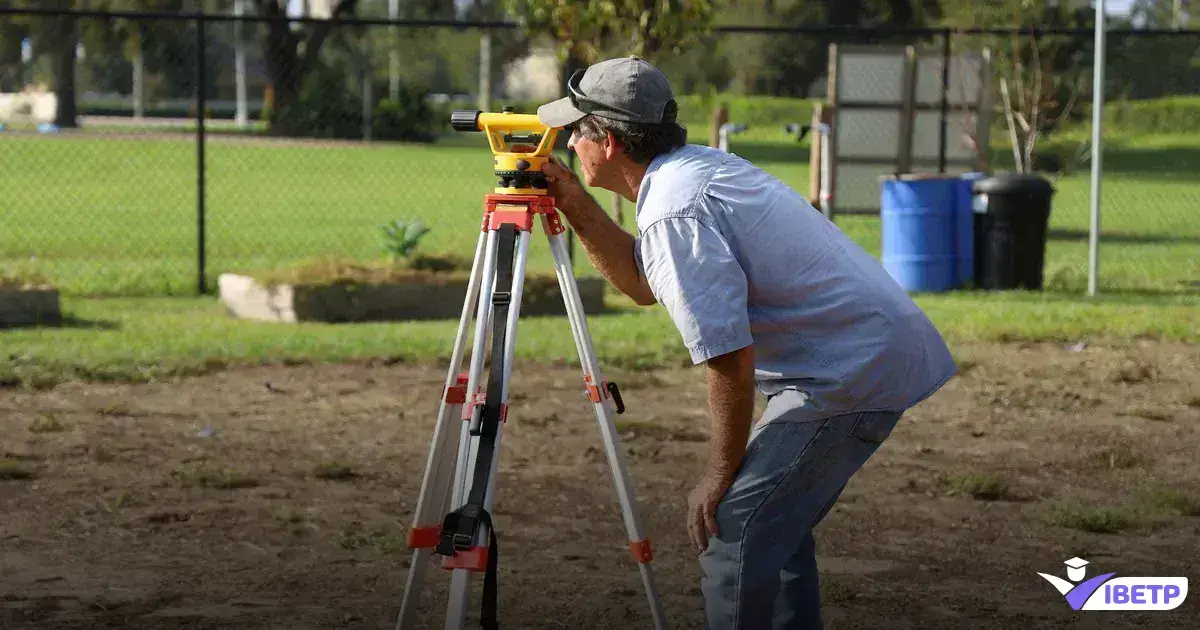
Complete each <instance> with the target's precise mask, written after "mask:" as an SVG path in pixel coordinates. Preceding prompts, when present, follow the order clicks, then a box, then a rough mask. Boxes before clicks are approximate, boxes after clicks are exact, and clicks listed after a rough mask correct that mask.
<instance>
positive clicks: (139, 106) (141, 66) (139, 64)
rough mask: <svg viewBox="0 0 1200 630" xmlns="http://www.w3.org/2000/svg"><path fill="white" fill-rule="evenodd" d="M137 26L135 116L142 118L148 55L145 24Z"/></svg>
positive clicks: (137, 118)
mask: <svg viewBox="0 0 1200 630" xmlns="http://www.w3.org/2000/svg"><path fill="white" fill-rule="evenodd" d="M137 28H138V34H137V49H136V50H135V51H134V53H133V55H134V57H133V117H134V119H136V120H141V119H142V117H143V116H145V115H146V57H145V54H144V42H143V41H142V35H143V34H144V33H145V25H144V24H142V23H141V22H138V25H137Z"/></svg>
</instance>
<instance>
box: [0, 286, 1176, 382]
mask: <svg viewBox="0 0 1200 630" xmlns="http://www.w3.org/2000/svg"><path fill="white" fill-rule="evenodd" d="M917 301H918V303H919V304H920V305H921V306H922V307H923V308H924V309H925V310H926V312H927V313H929V316H930V318H931V319H932V320H933V321H934V323H935V324H936V325H937V326H938V327H939V329H940V330H941V331H942V332H943V334H945V336H946V338H947V340H948V341H949V343H950V344H951V346H952V348H954V349H955V351H956V354H959V351H958V348H959V347H961V346H959V344H961V343H962V342H969V341H1020V340H1029V341H1055V342H1061V343H1074V342H1078V341H1089V342H1094V341H1100V342H1106V343H1112V342H1115V343H1124V342H1127V341H1128V340H1131V339H1135V338H1147V337H1148V338H1159V339H1167V340H1179V341H1189V342H1195V341H1200V297H1196V296H1181V295H1176V296H1100V297H1097V298H1095V299H1094V300H1084V299H1081V298H1078V297H1076V296H1071V295H1063V294H1055V293H1032V292H1013V293H1002V292H996V293H988V294H984V295H971V294H965V293H956V294H941V295H925V296H918V297H917ZM611 302H612V312H610V313H605V314H601V315H593V316H590V317H589V318H588V325H589V328H590V329H591V332H592V336H593V338H594V342H595V345H596V351H597V354H598V357H599V359H600V361H601V363H602V367H603V368H605V369H606V370H608V369H619V370H629V369H639V368H646V367H655V366H663V365H686V364H688V357H687V353H686V351H685V349H684V347H683V345H682V343H681V342H680V338H679V333H678V332H677V331H676V330H675V328H674V326H673V325H672V324H671V321H670V320H669V318H668V317H667V316H666V314H665V311H664V310H663V309H662V308H661V307H645V308H642V307H636V306H632V305H631V304H630V303H629V302H627V301H624V300H619V299H613V300H611ZM63 306H64V310H65V311H66V312H67V314H68V321H67V322H66V323H65V325H64V326H62V327H59V328H28V329H17V330H6V331H0V342H2V343H3V348H4V352H3V354H2V355H0V386H3V385H6V384H7V385H17V384H23V385H32V386H44V385H52V384H55V383H58V382H61V381H64V380H74V379H81V380H101V381H104V380H110V381H135V382H136V381H147V380H153V379H161V378H170V377H173V376H181V375H188V374H199V373H204V372H207V371H210V370H214V369H221V368H225V367H229V366H236V365H249V364H262V363H310V362H311V363H320V362H327V361H345V360H385V361H387V360H398V361H433V360H440V359H447V358H448V357H449V354H450V351H451V347H452V344H453V341H454V339H453V337H454V330H455V327H456V325H457V321H422V322H392V323H364V324H320V323H304V324H278V323H266V322H252V321H246V320H238V319H234V318H232V317H230V316H228V315H227V314H226V313H225V312H224V310H223V309H222V308H221V307H220V306H219V305H218V304H217V303H216V301H215V300H214V299H212V298H195V297H190V298H189V297H182V298H111V299H89V298H70V297H68V298H66V299H65V300H64V303H63ZM516 355H517V361H518V362H528V361H536V362H539V363H553V362H564V363H567V364H571V365H576V364H577V363H578V362H577V355H576V350H575V346H574V341H573V339H572V336H571V331H570V327H569V325H568V322H567V320H566V318H565V317H529V318H523V319H522V324H521V328H520V331H519V333H518V344H517V350H516ZM959 358H960V360H965V361H969V360H970V357H969V356H962V355H961V354H960V356H959Z"/></svg>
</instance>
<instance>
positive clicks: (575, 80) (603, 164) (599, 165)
mask: <svg viewBox="0 0 1200 630" xmlns="http://www.w3.org/2000/svg"><path fill="white" fill-rule="evenodd" d="M678 112H679V106H678V104H677V103H676V102H675V93H674V91H673V90H672V89H671V85H670V83H668V82H667V78H666V77H665V76H663V74H662V72H660V71H659V70H658V69H657V68H655V67H654V66H652V65H650V64H649V63H647V62H645V61H643V60H641V59H638V58H637V57H621V58H617V59H609V60H607V61H602V62H600V63H597V64H595V65H592V66H590V67H589V68H588V69H587V71H586V72H576V73H575V74H574V75H573V76H572V77H571V79H570V80H569V81H568V82H567V96H566V97H564V98H561V99H559V100H557V101H554V102H552V103H547V104H545V105H542V106H541V107H539V108H538V112H537V114H538V118H539V119H540V120H541V121H542V123H543V124H546V125H549V126H551V127H562V128H564V129H566V130H568V131H569V133H570V134H571V139H570V141H569V142H568V143H567V146H568V148H570V149H571V150H572V151H575V153H576V154H577V155H578V156H579V160H580V163H581V165H582V167H583V174H584V181H585V182H586V183H587V185H589V186H600V187H602V188H607V189H609V190H615V191H617V192H625V190H626V189H627V188H628V184H627V181H628V175H629V174H630V173H631V172H638V171H643V172H644V170H645V167H646V166H647V165H649V164H650V161H651V160H653V159H654V158H655V157H656V156H658V155H661V154H663V153H669V152H670V151H673V150H675V149H677V148H679V147H681V146H683V145H684V144H685V143H686V142H687V130H686V129H684V128H683V127H682V126H681V125H679V124H678V123H677V122H676V120H675V118H676V116H677V115H678Z"/></svg>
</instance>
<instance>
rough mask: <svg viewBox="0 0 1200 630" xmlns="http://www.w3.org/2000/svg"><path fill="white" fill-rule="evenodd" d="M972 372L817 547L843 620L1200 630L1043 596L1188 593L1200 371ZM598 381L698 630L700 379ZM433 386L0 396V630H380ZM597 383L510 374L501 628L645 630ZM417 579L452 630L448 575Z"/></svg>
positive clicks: (1090, 358) (671, 590)
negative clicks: (1146, 578) (1131, 588)
mask: <svg viewBox="0 0 1200 630" xmlns="http://www.w3.org/2000/svg"><path fill="white" fill-rule="evenodd" d="M956 351H957V352H958V353H959V357H960V358H962V359H963V368H964V370H963V372H962V374H961V375H960V376H958V377H956V378H955V379H954V380H953V381H952V382H951V383H950V384H949V385H947V386H946V387H945V388H944V389H943V390H942V391H941V392H939V393H938V394H937V395H936V396H935V397H933V398H932V399H930V400H929V401H927V402H925V403H924V404H922V405H921V406H920V407H919V408H917V409H914V410H913V411H912V412H910V414H908V415H907V416H906V419H905V420H904V421H903V422H902V424H901V426H900V427H899V428H898V429H897V431H896V433H895V434H894V435H893V437H892V438H891V440H890V441H889V442H888V443H887V444H886V445H885V447H884V448H883V449H882V450H881V451H880V453H879V454H878V455H877V456H876V457H875V459H873V460H872V461H871V462H869V463H868V465H867V466H866V468H865V469H864V470H863V471H862V472H861V473H860V474H859V475H858V476H857V477H856V478H855V479H854V481H852V482H851V484H850V486H849V487H848V489H847V490H846V492H845V494H844V495H843V498H842V500H841V502H840V503H839V504H838V505H837V507H836V508H835V509H834V511H833V512H831V513H830V515H829V516H828V517H827V519H826V520H825V522H824V523H823V524H822V525H821V526H820V528H819V530H818V545H819V547H818V553H819V554H820V556H821V563H822V564H821V566H822V571H823V579H824V590H825V616H826V619H827V620H828V625H827V627H829V628H1019V627H1022V626H1028V627H1038V628H1041V627H1047V628H1062V627H1096V628H1099V627H1134V626H1137V627H1174V628H1188V627H1190V628H1196V627H1200V613H1198V612H1197V611H1200V598H1198V597H1197V596H1196V595H1192V596H1191V597H1190V598H1189V599H1188V600H1187V601H1186V602H1185V603H1184V604H1183V606H1182V607H1181V608H1179V609H1177V610H1175V611H1172V612H1165V613H1161V612H1160V613H1143V614H1140V615H1127V614H1115V613H1111V612H1095V613H1090V614H1081V613H1074V612H1072V611H1071V610H1070V608H1069V607H1068V606H1067V605H1066V603H1065V602H1064V601H1063V599H1062V597H1061V596H1059V595H1058V593H1057V592H1056V591H1055V590H1054V589H1053V588H1052V587H1051V585H1050V584H1048V583H1046V582H1045V581H1044V580H1043V579H1042V578H1040V577H1039V576H1038V575H1037V572H1039V571H1040V572H1046V573H1053V574H1059V575H1064V570H1063V569H1064V567H1063V565H1062V561H1063V560H1065V559H1067V558H1070V557H1072V556H1076V555H1079V556H1083V557H1085V558H1087V559H1088V560H1090V561H1091V562H1092V564H1091V565H1090V567H1089V568H1090V570H1091V573H1090V574H1089V575H1095V574H1097V573H1099V572H1109V571H1115V572H1117V573H1118V574H1119V575H1151V576H1180V575H1182V576H1188V577H1191V578H1194V577H1195V576H1196V575H1197V574H1196V570H1195V569H1194V563H1195V561H1196V559H1197V558H1200V542H1197V540H1198V538H1197V534H1200V505H1198V504H1197V501H1200V462H1198V461H1197V453H1198V451H1200V440H1198V438H1200V379H1198V378H1197V376H1196V375H1197V374H1198V373H1200V349H1198V348H1197V347H1195V346H1184V345H1166V344H1154V343H1144V344H1140V345H1136V346H1133V347H1130V348H1124V349H1106V348H1085V349H1083V350H1082V351H1078V350H1074V349H1067V348H1062V347H1059V346H1055V345H972V346H964V347H959V348H956ZM610 376H611V377H612V378H613V380H617V381H618V382H619V383H621V385H622V386H623V387H622V391H623V394H624V399H625V403H626V405H627V406H628V410H627V411H626V413H625V414H624V415H623V416H619V419H620V421H621V423H622V424H623V426H624V428H625V431H624V438H625V439H624V447H625V450H626V451H627V453H628V454H629V460H628V461H629V464H630V470H631V473H632V475H633V478H634V481H635V483H636V486H637V492H638V499H639V501H640V505H641V507H642V510H643V515H644V520H645V523H646V526H647V528H648V530H649V532H650V534H651V536H652V538H653V541H654V545H655V552H656V561H655V569H656V571H657V577H658V580H659V586H660V589H661V592H662V597H663V600H664V603H665V606H666V609H667V614H668V616H669V619H670V621H671V623H672V627H675V628H700V627H702V620H701V614H700V611H701V608H702V601H701V598H700V594H699V589H698V584H699V577H700V576H699V572H698V569H697V566H696V563H695V556H694V552H693V551H692V550H691V549H690V547H689V545H688V543H687V537H686V533H685V529H684V526H683V519H682V515H683V508H684V503H685V500H686V494H687V492H688V490H689V489H690V488H691V486H692V484H693V482H694V481H695V479H696V478H697V476H698V475H699V474H700V471H701V469H702V467H703V465H704V457H705V454H706V448H707V447H706V444H705V439H706V434H707V418H706V410H705V393H704V386H703V380H702V375H701V373H700V372H699V371H696V370H666V371H661V372H641V373H636V374H632V373H629V374H610ZM442 378H443V371H442V369H441V368H437V367H430V366H411V365H394V366H390V367H370V366H361V365H342V366H325V367H317V368H304V367H292V368H258V369H243V370H236V371H229V372H224V373H219V374H216V375H211V376H206V377H202V378H194V379H188V380H184V381H181V382H178V383H167V384H152V385H137V386H119V385H103V386H97V385H68V386H62V387H59V388H57V389H54V390H50V391H43V392H24V391H17V390H8V391H0V514H2V515H3V517H2V518H0V542H2V545H0V627H2V628H5V629H14V630H15V629H18V628H39V629H45V630H53V629H60V628H145V629H154V630H170V629H176V628H193V629H195V628H221V629H230V630H244V629H250V628H255V629H258V628H262V629H266V628H281V629H282V628H287V629H291V630H295V629H300V628H391V627H392V624H393V623H394V619H395V614H396V611H397V610H398V608H399V602H400V596H401V593H402V590H403V587H404V580H405V576H406V572H407V569H406V566H407V564H408V563H409V561H410V557H411V556H410V553H409V552H408V551H407V550H405V549H404V542H405V534H406V531H407V528H408V526H409V524H410V518H411V513H412V510H413V508H414V504H415V501H416V498H417V494H418V488H419V486H420V482H421V475H422V471H423V469H424V466H425V460H426V455H427V449H428V446H429V440H430V437H431V431H432V426H433V419H434V415H435V413H436V409H437V400H438V393H439V389H440V385H441V380H442ZM580 390H581V387H580V381H579V373H578V371H577V370H574V369H569V368H550V367H545V366H534V365H528V364H523V363H519V364H518V365H516V366H515V368H514V381H513V383H512V386H511V391H512V404H513V410H512V414H511V416H510V419H509V424H508V425H507V426H506V428H505V434H504V442H503V454H502V460H501V463H500V472H499V479H498V486H497V488H498V492H499V495H498V506H497V509H496V510H495V516H496V520H497V528H498V533H499V539H500V598H501V602H500V615H501V626H502V627H508V628H518V627H519V628H583V627H586V628H600V627H609V628H641V627H649V616H648V611H647V605H646V601H645V598H644V596H643V593H642V590H641V582H640V579H639V576H638V572H637V570H636V567H635V566H634V565H633V564H632V563H631V561H630V558H629V555H628V552H627V549H626V542H625V533H624V528H623V525H622V521H621V518H620V512H619V507H618V504H617V502H616V498H615V494H614V492H613V488H612V484H611V481H610V478H609V472H608V468H607V462H606V460H605V459H604V457H603V449H602V444H601V441H600V437H599V434H598V432H597V430H596V426H595V420H594V416H593V414H592V410H591V407H590V405H589V404H588V403H587V401H586V399H585V398H583V396H582V394H581V391H580ZM1089 530H1090V531H1089ZM481 581H482V580H476V581H475V585H476V590H475V593H478V586H479V584H480V583H481ZM426 584H427V588H426V589H425V593H424V599H423V602H424V605H425V614H426V617H427V625H428V627H441V623H442V615H443V613H444V609H445V608H444V602H445V600H444V598H443V597H444V595H445V592H446V586H447V584H448V574H446V573H445V572H443V571H441V570H438V569H433V570H431V571H430V572H429V573H428V578H427V582H426ZM477 607H478V599H477V597H476V598H475V599H473V600H472V602H471V608H472V618H474V615H475V611H477Z"/></svg>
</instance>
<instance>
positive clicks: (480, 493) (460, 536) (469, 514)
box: [436, 224, 517, 630]
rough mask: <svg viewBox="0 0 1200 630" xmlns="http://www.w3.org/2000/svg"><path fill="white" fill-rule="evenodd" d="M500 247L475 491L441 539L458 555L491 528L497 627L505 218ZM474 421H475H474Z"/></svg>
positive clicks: (490, 614)
mask: <svg viewBox="0 0 1200 630" xmlns="http://www.w3.org/2000/svg"><path fill="white" fill-rule="evenodd" d="M498 233H499V234H498V236H499V238H498V243H497V251H496V285H495V290H494V292H493V295H492V353H491V366H490V370H489V373H488V385H487V392H486V395H485V397H484V403H483V407H482V409H481V410H480V415H479V420H480V421H479V425H478V427H477V428H475V427H474V426H473V430H472V434H473V435H477V436H478V437H479V447H478V451H477V453H476V457H475V470H474V471H473V474H472V478H471V492H470V494H469V495H468V496H467V501H466V504H465V505H463V506H462V507H461V508H459V509H457V510H455V511H453V512H451V513H450V514H448V515H446V520H445V522H444V523H443V524H442V536H441V541H440V543H439V544H438V547H437V550H436V551H437V553H439V554H442V555H447V556H453V555H454V553H455V551H456V550H458V551H465V550H467V549H470V548H471V542H472V541H473V540H474V539H475V535H476V534H477V533H478V532H479V527H480V526H481V525H486V526H487V528H488V533H489V536H488V550H487V569H486V572H485V573H484V578H483V601H482V610H481V611H480V614H479V624H480V626H482V627H483V628H485V629H486V630H497V628H499V622H498V619H497V616H496V603H497V602H496V574H497V566H498V558H497V555H498V552H497V547H496V530H495V528H494V527H492V516H491V514H488V512H487V510H485V509H484V508H483V502H484V498H485V495H486V494H487V487H488V481H489V480H490V476H491V472H492V458H493V456H494V454H495V451H496V435H497V433H498V432H499V427H500V420H501V417H500V416H501V411H502V407H501V395H502V394H503V393H504V345H505V332H506V330H507V327H508V309H509V306H510V303H511V301H512V287H513V257H514V252H515V249H516V237H517V229H516V226H514V225H512V224H504V225H502V226H500V228H499V230H498ZM472 424H474V423H472Z"/></svg>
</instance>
